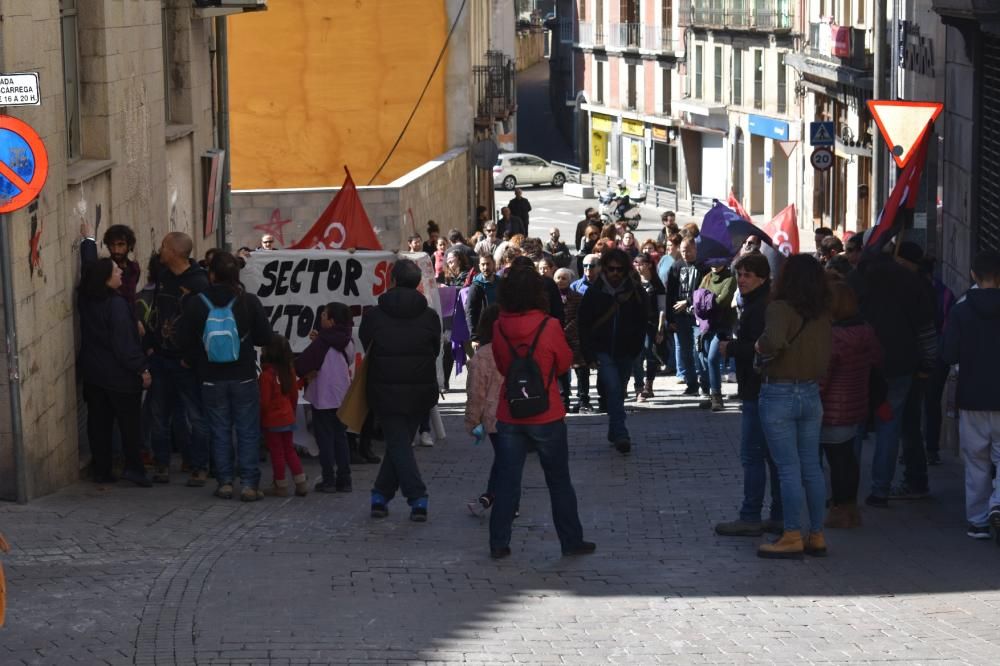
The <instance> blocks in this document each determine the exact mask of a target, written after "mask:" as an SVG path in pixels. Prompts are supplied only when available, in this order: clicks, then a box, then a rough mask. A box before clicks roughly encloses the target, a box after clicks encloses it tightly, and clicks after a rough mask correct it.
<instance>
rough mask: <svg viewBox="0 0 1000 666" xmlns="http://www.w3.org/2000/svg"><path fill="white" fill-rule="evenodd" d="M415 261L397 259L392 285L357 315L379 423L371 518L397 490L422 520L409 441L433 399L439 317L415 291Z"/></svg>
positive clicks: (422, 497) (423, 505)
mask: <svg viewBox="0 0 1000 666" xmlns="http://www.w3.org/2000/svg"><path fill="white" fill-rule="evenodd" d="M420 279H421V275H420V267H419V266H417V265H416V264H415V263H413V262H412V261H410V260H409V259H397V260H396V263H395V264H393V267H392V277H391V284H392V288H391V289H390V290H389V291H387V292H386V293H384V294H382V295H381V296H380V297H379V299H378V305H377V306H376V307H374V308H371V309H369V310H368V311H366V312H365V313H364V315H363V316H362V318H361V327H360V328H359V329H358V336H359V337H360V338H361V344H362V346H363V347H364V349H365V353H366V354H367V355H368V406H369V407H370V408H371V410H372V412H374V414H375V419H376V420H377V421H378V422H379V423H380V424H381V425H382V432H383V434H384V436H385V457H384V458H383V459H382V466H381V467H380V468H379V471H378V476H377V477H376V478H375V484H374V486H373V487H372V494H371V515H372V518H384V517H385V516H387V515H388V514H389V509H388V507H387V505H388V503H389V500H391V499H392V498H393V496H394V495H395V494H396V490H397V489H398V490H400V491H402V494H403V496H404V497H406V501H407V503H408V504H409V505H410V520H413V521H417V522H423V521H426V520H427V487H426V486H425V485H424V482H423V480H421V478H420V470H419V469H418V468H417V461H416V458H415V457H414V455H413V449H412V448H411V442H412V441H413V436H414V435H415V434H416V432H417V428H419V427H420V423H421V422H422V421H423V420H424V418H425V417H426V416H427V414H428V413H429V412H430V410H431V408H432V407H434V405H436V404H437V402H438V395H439V393H438V390H439V389H438V383H437V356H438V354H439V353H440V351H441V318H440V317H438V315H437V313H436V312H434V310H432V309H431V308H430V307H428V305H427V299H426V298H424V295H423V294H421V293H420V292H419V291H417V287H418V286H420Z"/></svg>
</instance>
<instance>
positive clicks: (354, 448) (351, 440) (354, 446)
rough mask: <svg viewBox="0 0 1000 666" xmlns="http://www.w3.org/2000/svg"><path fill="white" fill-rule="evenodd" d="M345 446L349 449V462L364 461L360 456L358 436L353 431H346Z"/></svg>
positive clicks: (357, 463)
mask: <svg viewBox="0 0 1000 666" xmlns="http://www.w3.org/2000/svg"><path fill="white" fill-rule="evenodd" d="M347 447H348V448H349V449H350V450H351V464H352V465H361V464H363V463H364V462H365V459H364V458H362V457H361V453H360V451H359V448H360V447H359V445H358V436H357V435H355V434H354V433H353V432H349V433H347Z"/></svg>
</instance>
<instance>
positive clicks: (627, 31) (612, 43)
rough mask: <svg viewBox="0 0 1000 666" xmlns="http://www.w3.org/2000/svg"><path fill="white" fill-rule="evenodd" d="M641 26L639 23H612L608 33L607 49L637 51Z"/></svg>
mask: <svg viewBox="0 0 1000 666" xmlns="http://www.w3.org/2000/svg"><path fill="white" fill-rule="evenodd" d="M641 28H642V25H641V24H639V23H612V24H611V31H610V32H609V33H608V47H610V48H614V49H638V48H639V44H640V35H642V30H641Z"/></svg>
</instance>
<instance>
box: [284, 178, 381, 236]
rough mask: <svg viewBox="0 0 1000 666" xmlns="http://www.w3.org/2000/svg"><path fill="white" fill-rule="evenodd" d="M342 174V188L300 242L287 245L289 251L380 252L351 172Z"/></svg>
mask: <svg viewBox="0 0 1000 666" xmlns="http://www.w3.org/2000/svg"><path fill="white" fill-rule="evenodd" d="M344 171H345V172H346V173H347V180H345V181H344V186H343V187H341V188H340V191H339V192H337V196H335V197H334V198H333V201H331V202H330V205H329V206H327V207H326V210H324V211H323V213H322V214H321V215H320V216H319V219H318V220H316V223H315V224H314V225H313V226H312V228H311V229H310V230H309V231H308V232H306V235H305V236H303V237H302V240H300V241H298V242H297V243H295V244H294V245H292V246H291V247H292V248H293V249H296V250H308V249H328V250H345V249H357V250H381V249H382V244H381V243H379V242H378V236H376V235H375V230H374V229H373V228H372V223H371V220H369V219H368V214H367V213H366V212H365V207H364V206H363V205H362V204H361V198H360V197H359V196H358V188H357V187H355V186H354V180H353V179H352V178H351V172H350V171H348V170H347V167H344Z"/></svg>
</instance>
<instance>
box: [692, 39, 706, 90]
mask: <svg viewBox="0 0 1000 666" xmlns="http://www.w3.org/2000/svg"><path fill="white" fill-rule="evenodd" d="M704 64H705V47H704V46H701V45H700V44H699V45H698V46H695V47H694V93H693V95H694V96H695V97H696V98H698V99H701V98H702V92H701V91H702V87H701V83H702V81H701V73H702V69H703V65H704Z"/></svg>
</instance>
